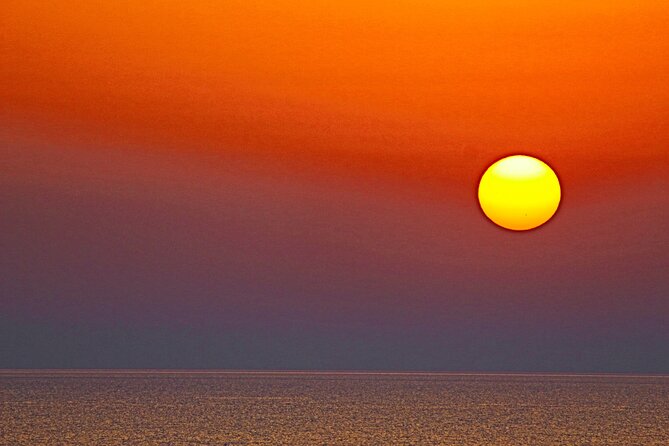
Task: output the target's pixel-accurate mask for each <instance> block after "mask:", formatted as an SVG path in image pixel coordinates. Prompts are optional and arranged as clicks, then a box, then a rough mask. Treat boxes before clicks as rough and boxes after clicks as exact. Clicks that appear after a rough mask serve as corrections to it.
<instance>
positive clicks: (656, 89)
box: [0, 0, 669, 373]
mask: <svg viewBox="0 0 669 446" xmlns="http://www.w3.org/2000/svg"><path fill="white" fill-rule="evenodd" d="M667 23H669V2H666V1H665V0H656V1H650V0H648V1H643V0H642V1H624V0H621V1H570V0H567V1H541V2H538V1H529V0H528V1H483V0H468V1H445V0H435V1H415V0H413V1H408V0H407V1H394V2H389V1H354V0H339V1H318V0H316V1H314V0H304V1H297V0H272V1H270V0H267V1H255V0H239V1H232V0H226V1H213V0H212V1H203V0H198V1H188V2H172V1H164V2H163V1H155V2H154V1H141V2H138V1H134V0H132V1H131V0H115V1H111V0H110V1H70V2H65V3H63V2H56V1H26V0H9V1H8V2H4V3H3V6H2V8H0V367H5V368H7V367H8V368H22V367H49V368H60V367H94V368H114V367H120V368H132V367H148V368H161V367H166V368H242V369H356V370H446V371H465V370H466V371H563V372H572V371H573V372H652V373H669V155H668V154H669V27H667ZM513 153H523V154H529V155H533V156H536V157H538V158H540V159H542V160H544V161H545V162H547V163H548V164H550V165H551V166H552V167H553V168H554V169H555V171H556V172H557V174H558V176H559V178H560V181H561V186H562V194H563V196H562V203H561V206H560V209H559V210H558V212H557V214H556V215H555V217H554V218H553V219H552V220H551V221H549V222H548V223H547V224H546V225H544V226H542V227H540V228H538V229H537V230H533V231H528V232H522V233H517V232H511V231H507V230H504V229H501V228H499V227H496V226H495V225H493V224H492V223H491V222H490V221H488V220H487V219H486V218H485V216H484V215H483V214H482V212H481V210H480V209H479V206H478V202H477V199H476V188H477V185H478V180H479V178H480V176H481V174H482V173H483V171H484V170H485V169H486V167H488V166H489V165H490V164H491V163H492V162H494V161H496V160H498V159H499V158H501V157H503V156H505V155H509V154H513Z"/></svg>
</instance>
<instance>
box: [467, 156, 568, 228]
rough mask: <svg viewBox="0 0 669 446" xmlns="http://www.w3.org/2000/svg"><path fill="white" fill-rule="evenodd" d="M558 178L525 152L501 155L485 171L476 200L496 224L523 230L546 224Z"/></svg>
mask: <svg viewBox="0 0 669 446" xmlns="http://www.w3.org/2000/svg"><path fill="white" fill-rule="evenodd" d="M560 196H561V193H560V181H559V180H558V177H557V175H555V172H553V169H551V168H550V167H549V166H548V164H546V163H544V162H543V161H541V160H538V159H536V158H533V157H531V156H526V155H513V156H508V157H506V158H502V159H501V160H499V161H497V162H496V163H494V164H493V165H491V166H490V167H488V169H487V170H486V171H485V173H484V174H483V176H482V177H481V182H480V183H479V203H480V204H481V209H483V212H484V213H485V215H486V216H487V217H488V218H489V219H490V220H492V221H493V222H495V223H496V224H498V225H499V226H501V227H503V228H506V229H511V230H514V231H526V230H528V229H533V228H536V227H537V226H541V225H542V224H544V223H546V222H547V221H548V220H549V219H550V218H551V217H552V216H553V214H555V211H557V208H558V205H559V204H560Z"/></svg>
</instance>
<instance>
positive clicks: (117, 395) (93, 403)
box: [0, 371, 669, 446]
mask: <svg viewBox="0 0 669 446" xmlns="http://www.w3.org/2000/svg"><path fill="white" fill-rule="evenodd" d="M0 444H1V445H12V446H14V445H30V446H34V445H229V446H233V445H235V446H241V445H368V444H369V445H454V446H455V445H458V446H468V445H472V446H474V445H477V446H478V445H500V446H501V445H505V446H520V445H570V446H573V445H577V446H580V445H584V446H585V445H588V446H590V445H592V446H594V445H620V446H633V445H640V446H655V445H657V446H659V445H663V446H667V445H669V377H641V376H634V377H629V376H628V377H625V376H564V375H553V376H549V375H488V374H483V375H475V374H411V373H407V374H381V373H379V374H375V373H307V372H301V373H284V372H280V373H279V372H277V373H260V372H249V373H241V372H234V373H233V372H176V373H175V372H161V371H133V372H105V371H95V372H71V371H69V372H65V371H59V372H12V371H3V372H0Z"/></svg>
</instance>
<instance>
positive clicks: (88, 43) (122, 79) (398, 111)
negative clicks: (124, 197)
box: [0, 0, 669, 200]
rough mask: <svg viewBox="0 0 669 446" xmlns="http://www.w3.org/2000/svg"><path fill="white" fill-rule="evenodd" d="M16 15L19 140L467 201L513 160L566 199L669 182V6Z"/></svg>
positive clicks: (241, 7)
mask: <svg viewBox="0 0 669 446" xmlns="http://www.w3.org/2000/svg"><path fill="white" fill-rule="evenodd" d="M2 9H3V10H2V12H1V13H0V14H1V20H2V23H1V25H2V26H1V28H2V31H1V33H2V42H3V49H2V64H1V66H0V76H1V78H0V79H1V82H0V95H1V97H2V102H3V107H2V112H1V113H2V114H1V115H0V116H1V117H2V119H3V121H4V123H5V124H4V126H5V129H6V131H7V132H8V133H9V134H10V135H11V137H12V138H16V139H21V138H28V137H30V138H38V139H39V138H42V139H46V140H48V141H50V142H58V141H60V142H62V143H66V142H67V143H70V144H75V143H76V144H77V145H81V144H82V143H85V145H86V146H88V147H95V146H96V145H105V146H112V147H116V148H117V149H119V150H138V149H151V150H154V149H155V150H168V149H169V150H187V151H190V152H195V153H197V152H207V153H211V152H216V153H218V154H220V155H221V156H222V157H224V158H226V157H237V158H239V157H242V158H243V159H245V160H246V161H249V162H250V163H251V165H252V166H254V168H268V169H273V170H277V171H281V172H288V171H291V172H296V173H303V174H306V175H316V176H327V174H335V175H345V176H347V177H353V178H357V179H359V180H363V181H364V180H365V179H370V178H371V179H382V180H384V181H388V182H389V184H391V185H392V184H394V185H396V186H398V188H404V187H408V186H412V187H418V188H420V189H421V190H424V191H425V192H426V193H430V194H432V193H434V194H437V195H438V194H442V193H445V194H448V193H449V192H448V191H449V190H455V191H456V193H455V194H453V195H454V196H463V194H462V191H463V190H464V189H463V188H464V187H465V186H466V187H469V186H470V185H472V183H474V182H475V181H473V180H472V179H473V178H476V177H477V175H478V174H479V173H480V171H481V169H482V168H484V165H485V164H486V163H488V162H490V161H493V160H495V159H497V158H499V157H500V156H501V155H504V154H507V153H510V152H525V153H531V154H535V155H537V156H539V157H541V158H543V159H545V160H546V161H548V162H549V163H550V164H552V165H553V166H554V167H556V169H557V170H558V172H559V173H560V175H561V177H562V178H563V180H567V182H568V186H567V189H569V187H571V188H574V187H577V188H578V187H579V186H578V185H580V184H588V183H591V182H593V181H600V180H601V181H603V183H602V184H606V185H607V186H610V185H611V184H619V185H623V184H624V183H626V181H625V178H630V179H631V180H633V179H634V178H638V177H639V176H640V175H641V176H647V175H658V174H659V175H666V167H667V142H668V141H669V130H668V129H667V125H666V123H667V122H669V109H668V108H667V104H668V103H669V57H668V55H669V28H667V27H666V26H665V25H666V23H668V19H669V4H667V2H664V1H643V2H631V1H620V2H610V1H589V2H582V1H561V2H533V1H516V2H506V1H505V2H491V1H468V2H445V1H424V2H415V1H411V2H409V1H400V2H390V3H389V2H385V1H374V2H358V1H338V2H324V1H276V0H274V1H225V2H215V1H211V2H209V1H195V2H136V1H127V0H122V1H115V2H101V3H100V2H86V1H82V2H72V3H69V4H68V6H67V7H64V6H63V4H62V2H31V1H9V2H8V3H5V5H4V6H3V8H2ZM226 159H227V158H226ZM285 169H289V170H285ZM593 177H598V178H593ZM453 185H456V186H457V187H455V188H453V187H451V186H453ZM460 186H461V187H460ZM472 187H473V186H472ZM469 198H470V197H469V195H467V197H466V199H467V200H469ZM573 198H574V199H577V198H578V194H577V195H576V196H574V197H573Z"/></svg>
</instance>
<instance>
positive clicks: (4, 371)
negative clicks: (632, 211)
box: [0, 368, 669, 378]
mask: <svg viewBox="0 0 669 446" xmlns="http://www.w3.org/2000/svg"><path fill="white" fill-rule="evenodd" d="M41 373H42V374H44V373H53V374H67V373H70V374H96V373H97V374H118V375H124V374H127V375H129V374H155V375H167V374H183V375H186V374H196V375H239V374H247V375H363V376H364V375H396V376H401V375H418V376H439V375H441V376H554V377H621V378H669V374H667V373H638V372H559V371H538V372H534V371H428V370H327V369H325V370H310V369H187V368H174V369H170V368H0V375H11V374H26V375H28V374H34V375H37V374H41Z"/></svg>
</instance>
